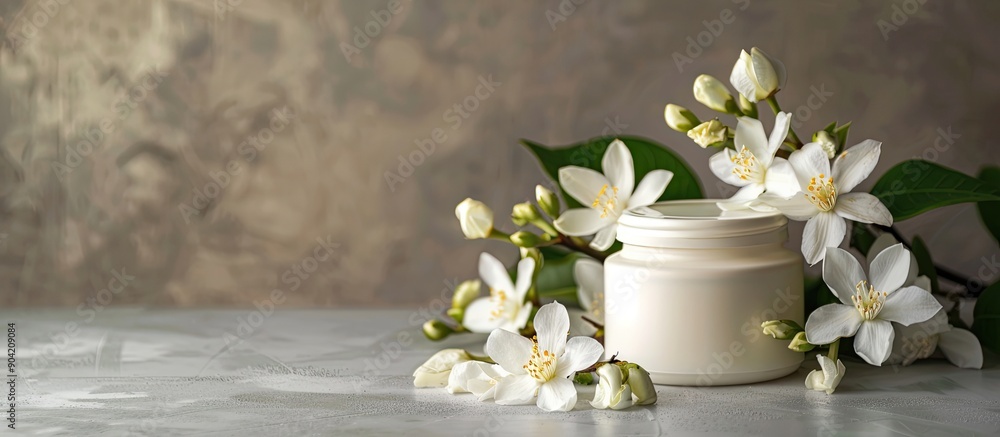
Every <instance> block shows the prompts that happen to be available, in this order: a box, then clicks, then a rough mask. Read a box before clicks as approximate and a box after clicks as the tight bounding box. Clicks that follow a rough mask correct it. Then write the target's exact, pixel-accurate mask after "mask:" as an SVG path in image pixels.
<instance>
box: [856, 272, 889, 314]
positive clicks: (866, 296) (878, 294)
mask: <svg viewBox="0 0 1000 437" xmlns="http://www.w3.org/2000/svg"><path fill="white" fill-rule="evenodd" d="M886 296H888V293H886V292H884V291H876V290H875V287H874V286H872V285H869V284H868V282H866V281H861V282H858V284H857V285H855V286H854V296H851V302H854V308H857V310H858V312H859V313H861V317H864V318H865V320H875V317H878V313H879V312H881V311H882V307H883V306H884V305H885V298H886Z"/></svg>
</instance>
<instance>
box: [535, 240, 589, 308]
mask: <svg viewBox="0 0 1000 437" xmlns="http://www.w3.org/2000/svg"><path fill="white" fill-rule="evenodd" d="M581 256H582V255H580V254H579V253H571V254H568V255H566V256H563V257H562V258H558V259H554V260H550V259H548V258H546V259H545V263H544V264H542V271H541V272H539V273H538V279H537V280H536V281H535V290H537V292H538V296H539V297H541V298H544V299H556V300H558V301H559V302H560V303H562V304H564V305H571V306H572V305H579V302H578V300H577V297H576V279H575V278H574V277H573V266H574V265H576V260H577V259H579V258H580V257H581Z"/></svg>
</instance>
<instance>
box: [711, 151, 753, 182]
mask: <svg viewBox="0 0 1000 437" xmlns="http://www.w3.org/2000/svg"><path fill="white" fill-rule="evenodd" d="M732 157H733V149H729V148H726V149H722V151H721V152H719V153H716V154H714V155H712V157H711V158H709V159H708V168H709V169H711V170H712V174H714V175H715V177H717V178H719V179H720V180H721V181H722V182H725V183H727V184H729V185H735V186H737V187H742V186H744V185H746V184H748V183H749V182H748V181H744V180H742V179H740V178H739V176H736V174H735V173H733V169H735V168H736V164H735V163H734V162H733V160H732Z"/></svg>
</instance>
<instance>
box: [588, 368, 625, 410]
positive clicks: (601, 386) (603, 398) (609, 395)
mask: <svg viewBox="0 0 1000 437" xmlns="http://www.w3.org/2000/svg"><path fill="white" fill-rule="evenodd" d="M597 377H598V378H599V379H598V381H597V390H595V391H594V400H592V401H590V405H591V406H593V407H594V408H596V409H599V410H603V409H606V408H611V409H612V410H622V409H625V408H628V407H631V406H632V388H631V387H629V386H628V384H625V383H624V381H622V370H621V368H620V367H618V366H617V365H615V364H610V363H609V364H605V365H603V366H601V367H598V368H597Z"/></svg>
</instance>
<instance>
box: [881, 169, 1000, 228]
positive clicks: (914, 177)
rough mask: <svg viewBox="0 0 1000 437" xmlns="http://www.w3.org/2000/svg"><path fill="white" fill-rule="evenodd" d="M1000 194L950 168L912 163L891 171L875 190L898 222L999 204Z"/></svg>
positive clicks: (977, 180) (996, 190)
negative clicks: (961, 205) (953, 209)
mask: <svg viewBox="0 0 1000 437" xmlns="http://www.w3.org/2000/svg"><path fill="white" fill-rule="evenodd" d="M998 193H1000V190H998V189H997V188H994V187H992V186H990V185H989V184H987V183H985V182H983V181H980V180H979V179H976V178H974V177H972V176H968V175H965V174H963V173H960V172H957V171H955V170H952V169H950V168H946V167H942V166H940V165H937V164H934V163H931V162H927V161H922V160H910V161H904V162H901V163H899V164H897V165H896V166H895V167H893V168H890V169H889V171H887V172H886V173H885V174H884V175H883V176H882V178H881V179H879V180H878V182H876V183H875V187H873V188H872V194H874V195H875V196H877V197H878V198H879V199H881V200H882V203H883V204H884V205H885V206H886V207H887V208H889V212H891V213H892V217H893V218H894V219H895V220H896V221H900V220H906V219H908V218H911V217H914V216H917V215H919V214H922V213H925V212H927V211H930V210H932V209H935V208H940V207H942V206H948V205H955V204H958V203H966V202H982V201H1000V194H998Z"/></svg>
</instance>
